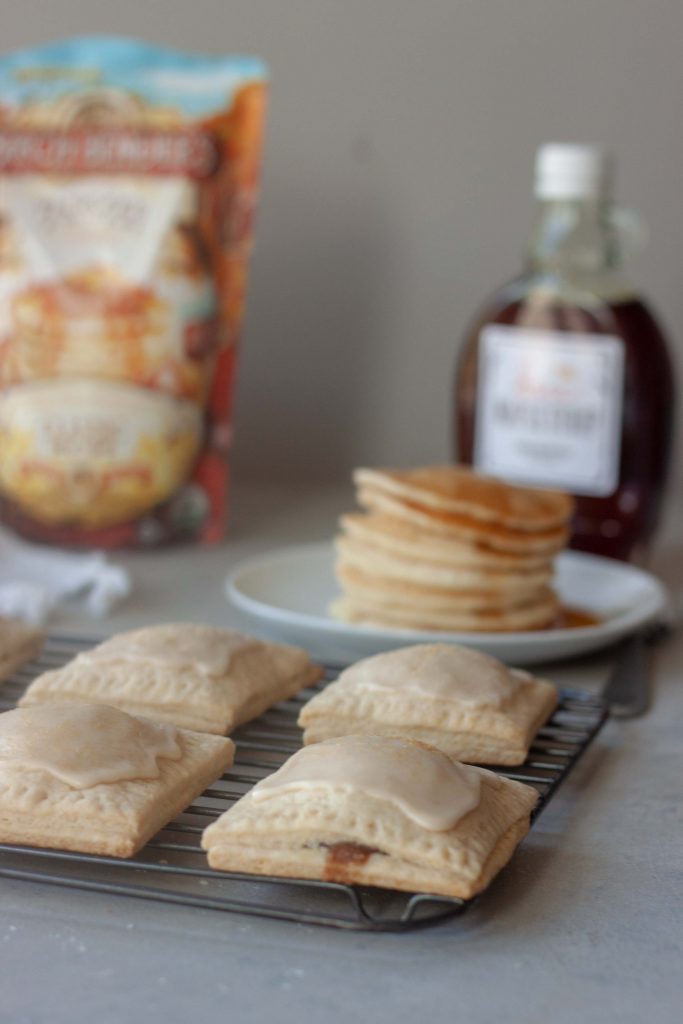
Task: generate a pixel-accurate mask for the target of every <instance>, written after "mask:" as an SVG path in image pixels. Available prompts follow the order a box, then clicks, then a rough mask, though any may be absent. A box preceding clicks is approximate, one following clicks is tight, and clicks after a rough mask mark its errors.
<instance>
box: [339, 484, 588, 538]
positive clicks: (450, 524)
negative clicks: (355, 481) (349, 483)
mask: <svg viewBox="0 0 683 1024" xmlns="http://www.w3.org/2000/svg"><path fill="white" fill-rule="evenodd" d="M357 501H358V504H359V505H360V506H361V507H362V508H366V509H369V510H370V511H371V512H383V513H387V514H390V515H392V516H395V517H397V518H399V519H400V520H402V521H405V522H408V523H411V524H413V525H415V526H419V527H420V528H421V529H423V530H425V531H426V532H428V533H430V534H433V535H435V536H437V537H443V538H449V539H454V540H457V541H459V542H461V543H464V542H469V543H471V544H481V545H483V546H484V547H487V548H490V549H492V550H494V551H502V552H506V553H512V554H520V555H528V554H532V553H533V554H540V553H543V554H555V553H556V552H557V551H560V550H561V549H562V548H563V547H564V546H565V544H566V542H567V539H568V536H569V534H568V530H567V527H566V526H557V527H553V528H552V529H547V530H540V531H538V532H537V533H530V532H529V531H524V530H513V529H509V528H508V527H506V526H500V525H498V524H496V523H495V522H493V521H487V522H485V521H484V520H481V519H475V518H473V517H471V516H466V515H459V514H456V513H454V512H443V511H440V510H438V509H435V508H428V507H426V506H420V505H417V504H415V503H414V502H410V501H406V500H403V499H400V498H397V497H396V496H394V495H391V494H388V493H385V492H383V491H380V490H375V489H374V488H370V487H362V488H361V489H360V490H359V491H358V494H357Z"/></svg>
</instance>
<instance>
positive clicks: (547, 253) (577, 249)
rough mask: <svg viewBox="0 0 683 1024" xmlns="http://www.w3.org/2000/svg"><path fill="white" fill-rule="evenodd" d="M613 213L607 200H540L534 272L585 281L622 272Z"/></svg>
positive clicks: (533, 245)
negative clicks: (606, 274) (612, 217)
mask: <svg viewBox="0 0 683 1024" xmlns="http://www.w3.org/2000/svg"><path fill="white" fill-rule="evenodd" d="M611 212H612V206H611V203H609V202H607V201H605V200H604V199H596V198H590V199H587V198H581V199H574V198H572V199H565V198H563V199H542V200H539V201H538V203H537V215H536V223H535V226H534V230H533V234H532V238H531V246H530V250H529V256H528V262H529V267H530V269H531V270H532V272H534V273H540V274H549V275H553V276H558V277H562V278H568V279H570V280H572V279H575V278H579V279H583V280H585V279H590V278H591V277H600V276H602V275H604V274H605V273H613V272H614V271H615V270H618V269H620V267H621V252H620V246H619V241H618V237H617V232H616V231H615V229H614V224H613V222H612V220H611Z"/></svg>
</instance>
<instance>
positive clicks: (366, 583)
mask: <svg viewBox="0 0 683 1024" xmlns="http://www.w3.org/2000/svg"><path fill="white" fill-rule="evenodd" d="M335 571H336V574H337V579H338V580H339V583H340V584H341V586H342V589H343V590H344V593H345V594H348V596H349V597H352V598H354V599H356V598H358V599H359V600H366V599H368V600H375V601H380V602H384V601H387V602H388V603H390V604H392V605H396V606H397V607H400V608H406V609H411V608H429V609H430V610H434V611H442V612H448V611H451V610H452V611H463V610H465V611H469V610H475V611H486V610H496V611H503V610H506V609H509V608H517V607H520V606H523V605H525V604H529V603H530V602H532V601H536V600H538V599H540V598H544V599H547V598H548V597H549V596H550V595H551V594H552V590H551V589H550V588H549V587H547V586H545V585H543V584H541V585H540V586H534V587H530V588H529V589H528V590H521V591H504V590H499V591H485V590H473V589H470V590H468V589H466V588H459V589H458V588H455V587H434V586H430V585H428V584H424V583H413V582H412V581H407V580H397V579H395V578H393V579H392V578H391V577H389V576H380V575H378V574H376V573H370V572H368V571H367V570H364V569H360V568H358V566H355V565H351V564H349V563H348V562H346V561H345V560H344V559H340V560H339V561H337V564H336V570H335Z"/></svg>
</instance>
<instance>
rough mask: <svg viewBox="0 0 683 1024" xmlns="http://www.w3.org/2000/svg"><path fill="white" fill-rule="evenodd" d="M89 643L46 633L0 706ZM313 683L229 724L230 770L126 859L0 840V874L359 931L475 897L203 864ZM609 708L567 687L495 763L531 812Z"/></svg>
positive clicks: (451, 912)
mask: <svg viewBox="0 0 683 1024" xmlns="http://www.w3.org/2000/svg"><path fill="white" fill-rule="evenodd" d="M87 646H89V643H88V642H87V641H85V640H82V639H80V638H77V637H53V638H51V639H50V640H49V641H48V643H47V644H46V646H45V649H44V651H43V653H42V654H41V655H40V657H39V658H37V659H36V660H35V661H33V662H31V663H30V664H28V665H26V666H24V667H23V668H22V669H21V670H20V671H19V672H17V673H16V674H15V676H14V677H13V678H12V680H10V681H8V682H6V683H4V684H2V685H0V711H7V710H9V709H10V708H11V707H14V705H15V704H16V703H17V701H18V700H19V698H20V696H21V694H22V693H23V691H24V689H25V688H26V686H27V685H28V683H30V682H31V680H32V679H33V678H35V676H36V675H38V674H39V673H41V672H44V671H46V670H47V669H51V668H58V667H59V666H60V665H63V664H64V663H65V662H66V661H68V660H69V659H70V658H72V657H73V656H74V655H75V654H77V653H78V651H80V650H83V649H84V648H85V647H87ZM338 671H339V669H338V668H335V667H332V666H330V667H329V668H328V669H327V674H326V679H325V680H323V682H322V683H321V684H320V685H321V686H324V685H325V682H327V681H329V680H330V679H333V678H334V677H335V676H336V675H337V673H338ZM314 692H315V691H314V690H304V691H302V693H301V694H299V695H298V696H297V697H296V698H294V699H293V700H288V701H284V702H282V703H281V704H277V705H276V706H275V707H272V708H270V710H268V711H267V712H266V713H265V714H264V715H262V716H261V717H260V718H258V719H256V720H255V721H253V722H250V723H248V724H247V725H245V726H242V728H241V729H239V730H238V731H237V732H236V733H234V735H233V739H234V740H235V743H236V744H237V754H236V759H235V763H234V765H233V766H232V768H231V769H230V771H228V772H226V773H225V775H223V776H222V778H221V779H219V780H218V781H217V782H215V783H214V784H213V785H212V786H210V787H209V788H208V789H206V790H205V791H204V793H203V794H202V795H201V796H200V797H199V798H198V799H197V800H195V802H194V803H193V804H191V805H190V806H189V807H188V808H187V809H186V810H185V811H184V812H183V813H182V814H180V815H178V817H177V818H175V819H174V820H173V821H172V822H170V823H169V824H168V825H167V826H166V827H165V828H164V829H162V830H161V832H159V833H158V834H157V835H156V836H155V837H154V838H153V839H152V840H151V841H150V842H149V843H147V845H146V846H145V847H144V848H143V849H142V850H141V851H140V852H139V853H138V854H137V855H136V856H135V857H132V858H131V859H130V860H119V859H117V858H114V857H98V856H94V855H90V854H79V853H70V852H66V851H58V850H42V849H37V848H35V847H28V846H9V845H5V844H0V876H4V877H6V878H14V879H26V880H29V881H33V882H46V883H50V884H53V885H61V886H67V887H69V888H75V889H89V890H93V891H96V892H103V893H112V894H118V895H123V896H135V897H139V898H144V899H148V900H161V901H163V902H166V903H176V904H184V905H188V906H193V907H205V908H210V909H214V910H228V911H236V912H239V913H242V914H252V915H257V916H262V917H272V918H280V919H283V920H289V921H299V922H303V923H306V924H320V925H331V926H334V927H337V928H347V929H360V930H366V931H400V930H403V929H408V928H416V927H420V926H425V925H428V924H433V923H436V922H438V921H442V920H444V919H445V918H449V917H454V916H457V915H459V914H461V913H463V911H465V910H466V909H467V907H468V906H470V905H471V903H472V902H473V901H472V900H459V899H451V898H445V897H436V896H430V895H427V894H425V893H403V892H395V891H393V890H391V891H389V890H384V889H376V888H364V887H360V886H351V885H343V884H339V883H335V882H316V881H304V880H301V881H299V880H296V879H283V878H275V877H271V876H254V875H245V874H238V873H232V872H230V873H226V872H219V871H212V870H211V868H209V867H208V866H207V862H206V855H205V853H204V852H203V850H202V849H201V847H200V839H201V834H202V832H203V831H204V829H205V828H206V826H207V825H208V824H209V823H210V822H211V821H213V820H214V819H215V818H217V817H218V815H219V814H221V813H222V812H223V811H224V810H226V809H227V808H228V807H229V806H230V805H231V804H232V803H234V802H235V800H238V799H239V797H241V796H242V795H243V794H244V793H246V792H247V791H248V790H249V789H250V788H251V786H253V785H254V783H255V782H257V781H258V780H259V779H262V778H263V777H264V776H266V775H269V774H270V773H271V772H273V771H275V769H276V768H278V767H279V766H280V765H281V764H282V762H283V761H284V760H285V759H286V758H287V757H289V755H290V754H292V753H294V751H295V750H297V749H298V748H299V747H300V745H301V731H300V730H299V728H298V726H297V724H296V720H297V716H298V713H299V710H300V708H301V705H302V704H303V703H304V702H305V701H306V700H308V699H309V698H310V697H311V696H312V694H313V693H314ZM606 717H607V711H606V708H605V706H604V704H603V703H602V701H601V700H599V699H598V698H596V697H594V696H592V695H590V694H587V693H584V692H582V691H579V690H564V691H562V694H561V699H560V703H559V705H558V707H557V709H556V711H555V713H554V714H553V716H552V718H551V719H550V720H549V721H548V722H547V724H546V725H545V726H544V727H543V728H542V729H541V730H540V731H539V733H538V735H537V736H536V739H535V740H534V743H533V745H532V747H531V749H530V751H529V756H528V758H527V760H526V761H525V763H524V764H523V765H522V766H521V767H518V768H513V769H507V768H504V769H495V770H496V771H498V772H499V773H500V774H501V775H505V776H507V777H508V778H510V779H518V780H519V781H520V782H525V783H527V784H529V785H531V786H533V787H534V788H535V789H537V790H538V792H539V794H540V799H539V802H538V805H537V807H536V810H535V812H534V817H537V816H538V814H540V812H541V811H542V810H543V808H544V807H545V805H546V804H547V803H548V801H549V800H550V798H551V797H552V796H553V794H554V793H555V791H556V790H557V788H558V786H559V785H560V784H561V783H562V782H563V781H564V779H566V777H567V776H568V774H569V773H570V771H571V770H572V768H573V767H574V765H575V764H576V762H577V761H578V760H579V758H580V757H581V756H582V754H583V753H584V752H585V750H586V748H587V747H588V746H589V744H590V743H591V742H592V740H593V739H594V737H595V736H596V735H597V733H598V732H599V730H600V728H601V727H602V725H603V724H604V722H605V719H606Z"/></svg>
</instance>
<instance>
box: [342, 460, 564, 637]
mask: <svg viewBox="0 0 683 1024" xmlns="http://www.w3.org/2000/svg"><path fill="white" fill-rule="evenodd" d="M354 483H355V485H356V495H357V501H358V504H359V505H360V506H361V508H363V509H364V510H365V511H364V512H355V513H350V514H348V515H344V516H342V518H341V520H340V526H341V531H342V532H341V534H340V535H339V536H338V537H337V538H336V548H337V561H336V573H337V579H338V581H339V583H340V586H341V588H342V591H343V594H342V596H341V597H340V598H338V599H337V600H336V601H335V602H334V604H333V605H332V608H331V611H332V614H333V615H335V616H336V617H337V618H340V619H343V620H345V621H347V622H360V623H368V624H376V625H383V626H393V627H395V628H404V629H433V630H447V631H450V632H458V631H463V632H471V631H476V632H479V631H495V632H498V631H510V630H525V629H542V628H544V627H547V626H549V625H551V624H552V622H553V621H554V620H555V618H556V616H557V612H558V602H557V598H556V596H555V594H554V592H553V590H552V587H551V581H552V575H553V559H554V556H555V555H556V554H557V553H558V552H559V551H560V550H561V549H562V548H563V547H564V545H565V543H566V541H567V538H568V532H569V531H568V523H569V519H570V517H571V514H572V511H573V502H572V499H571V498H570V497H569V496H568V495H566V494H562V493H559V492H556V491H541V490H536V489H532V488H527V487H514V486H511V485H509V484H505V483H503V482H502V481H500V480H494V479H492V478H490V477H484V476H479V475H477V474H476V473H474V472H473V471H472V470H470V469H467V468H466V467H463V466H427V467H423V468H420V469H409V470H389V469H357V470H356V471H355V473H354Z"/></svg>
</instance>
